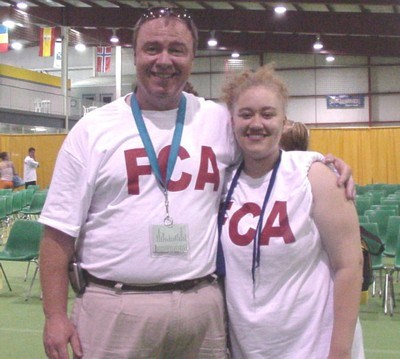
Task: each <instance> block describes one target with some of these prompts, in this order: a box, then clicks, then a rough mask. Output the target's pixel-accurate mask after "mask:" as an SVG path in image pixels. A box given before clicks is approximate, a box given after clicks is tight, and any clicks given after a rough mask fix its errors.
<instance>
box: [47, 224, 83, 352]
mask: <svg viewBox="0 0 400 359" xmlns="http://www.w3.org/2000/svg"><path fill="white" fill-rule="evenodd" d="M74 242H75V241H74V238H72V237H70V236H69V235H67V234H65V233H63V232H60V231H58V230H56V229H54V228H51V227H48V226H45V230H44V236H43V240H42V243H41V247H40V282H41V285H42V291H43V310H44V314H45V327H44V333H43V341H44V347H45V351H46V354H47V356H48V357H49V358H51V359H68V358H69V356H68V350H67V347H68V343H70V345H71V347H72V350H73V352H74V354H75V355H76V357H77V358H81V357H82V350H81V346H80V342H79V339H78V334H77V331H76V329H75V327H74V326H73V324H72V323H71V321H70V320H69V318H68V313H67V310H68V308H67V306H68V290H69V278H68V265H69V263H70V261H71V259H72V257H73V254H74Z"/></svg>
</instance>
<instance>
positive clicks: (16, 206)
mask: <svg viewBox="0 0 400 359" xmlns="http://www.w3.org/2000/svg"><path fill="white" fill-rule="evenodd" d="M11 197H12V215H13V218H17V217H18V213H19V212H20V211H21V209H22V207H23V206H22V192H20V191H17V192H13V193H12V195H11Z"/></svg>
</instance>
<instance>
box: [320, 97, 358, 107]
mask: <svg viewBox="0 0 400 359" xmlns="http://www.w3.org/2000/svg"><path fill="white" fill-rule="evenodd" d="M326 106H327V108H328V109H332V108H340V109H342V108H364V95H330V96H326Z"/></svg>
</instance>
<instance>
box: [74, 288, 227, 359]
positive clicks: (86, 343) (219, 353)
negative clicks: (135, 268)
mask: <svg viewBox="0 0 400 359" xmlns="http://www.w3.org/2000/svg"><path fill="white" fill-rule="evenodd" d="M72 321H73V322H74V324H75V326H76V327H77V330H78V334H79V338H80V341H81V344H82V348H83V353H84V359H136V358H146V359H192V358H193V359H208V358H215V359H217V358H218V359H220V358H221V359H222V358H227V349H226V341H227V338H226V317H225V308H224V301H223V295H222V291H221V288H220V285H219V284H218V283H217V282H215V283H211V284H210V283H207V282H203V283H200V284H199V285H197V286H196V287H194V288H193V289H191V290H188V291H171V292H143V291H140V292H116V291H115V290H114V289H111V288H106V287H102V286H98V285H94V284H91V285H90V286H88V287H87V288H86V291H85V293H84V294H83V296H82V297H79V298H77V299H76V300H75V303H74V308H73V312H72Z"/></svg>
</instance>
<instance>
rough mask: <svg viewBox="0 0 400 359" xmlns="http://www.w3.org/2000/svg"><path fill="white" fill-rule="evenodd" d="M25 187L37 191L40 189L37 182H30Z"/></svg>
mask: <svg viewBox="0 0 400 359" xmlns="http://www.w3.org/2000/svg"><path fill="white" fill-rule="evenodd" d="M27 189H33V190H35V191H38V190H39V189H40V186H39V185H37V184H30V185H29V186H28V188H27Z"/></svg>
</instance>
